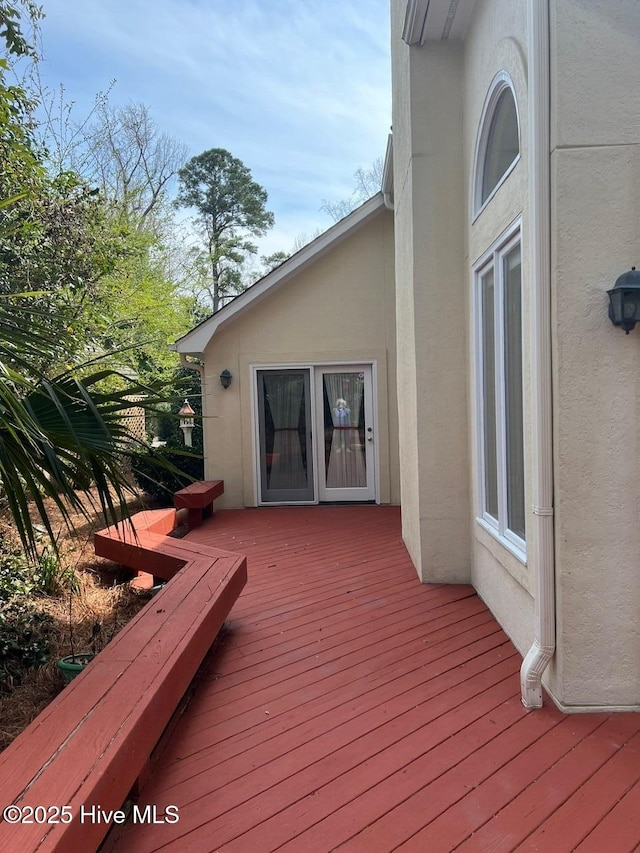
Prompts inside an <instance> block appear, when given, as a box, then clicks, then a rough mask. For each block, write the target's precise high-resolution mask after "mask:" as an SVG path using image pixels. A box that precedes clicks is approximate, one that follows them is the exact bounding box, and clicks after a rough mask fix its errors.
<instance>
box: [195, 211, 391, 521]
mask: <svg viewBox="0 0 640 853" xmlns="http://www.w3.org/2000/svg"><path fill="white" fill-rule="evenodd" d="M393 258H394V248H393V218H392V215H391V213H390V212H388V211H387V210H384V209H382V210H380V212H379V213H378V214H377V215H376V216H375V217H373V218H372V219H371V220H370V221H369V222H367V223H365V224H364V225H363V226H362V227H361V228H360V229H359V230H357V231H356V232H355V233H353V234H351V235H349V236H348V237H347V238H345V239H344V240H343V241H342V242H341V243H340V244H338V245H337V246H336V247H334V248H332V250H331V251H330V252H329V253H327V254H325V255H324V256H322V257H321V258H319V259H317V260H315V261H314V262H313V263H312V264H311V265H309V266H308V267H306V268H305V269H304V270H302V271H301V272H300V273H299V274H298V275H296V276H295V277H294V278H292V279H290V280H289V281H287V282H285V283H283V284H282V285H281V286H280V287H278V289H277V290H274V291H273V292H271V293H269V295H268V297H265V298H264V299H262V300H261V301H260V302H259V303H257V304H255V305H253V306H249V307H248V308H247V309H246V310H245V311H243V312H242V313H241V314H239V315H238V316H237V317H236V318H234V319H233V320H232V321H230V322H229V323H228V324H227V325H226V326H223V327H221V328H220V329H218V331H217V332H216V334H215V335H214V337H213V339H212V340H211V342H210V344H209V345H208V347H207V349H206V351H205V389H206V390H205V400H204V429H205V442H206V445H205V446H206V454H207V471H206V475H207V476H208V477H212V478H213V477H215V478H221V479H224V481H225V494H224V498H223V501H222V505H223V506H227V507H239V506H255V505H256V502H257V494H256V488H255V478H254V458H255V449H254V419H253V408H252V395H253V388H252V367H255V366H261V365H262V366H267V365H268V366H271V365H278V366H282V365H292V366H293V365H305V366H307V365H312V364H316V365H324V364H329V363H336V362H345V363H348V362H351V363H353V362H372V361H373V362H375V373H374V383H375V384H376V386H377V387H376V392H375V393H376V394H377V412H376V416H377V417H376V420H377V435H376V446H377V452H378V466H379V481H380V501H381V502H382V503H399V502H400V486H399V463H398V416H397V404H396V344H395V291H394V271H393ZM225 368H227V369H228V370H230V371H231V373H232V375H233V381H232V384H231V386H230V388H228V389H227V390H226V391H225V390H223V389H222V387H221V385H220V383H219V381H218V379H217V377H218V376H219V374H220V372H221V371H222V370H223V369H225Z"/></svg>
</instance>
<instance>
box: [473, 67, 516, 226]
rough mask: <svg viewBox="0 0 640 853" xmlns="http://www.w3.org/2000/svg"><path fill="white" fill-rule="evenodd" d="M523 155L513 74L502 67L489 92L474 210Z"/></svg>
mask: <svg viewBox="0 0 640 853" xmlns="http://www.w3.org/2000/svg"><path fill="white" fill-rule="evenodd" d="M519 157H520V130H519V127H518V110H517V108H516V101H515V97H514V93H513V84H512V82H511V78H510V77H509V75H508V74H506V72H504V71H501V72H500V73H499V74H497V75H496V77H495V78H494V80H493V82H492V84H491V87H490V89H489V93H488V94H487V97H486V100H485V103H484V108H483V111H482V118H481V120H480V129H479V132H478V141H477V144H476V162H475V170H474V192H473V207H474V213H478V212H479V211H480V210H481V209H482V207H483V206H484V205H485V204H486V203H487V201H488V200H489V199H490V198H491V196H492V195H493V194H494V193H495V191H496V190H497V189H498V187H499V186H500V184H501V183H502V182H503V181H504V180H505V178H506V177H507V175H508V174H509V173H510V172H511V170H512V169H513V167H514V166H515V165H516V163H517V162H518V159H519Z"/></svg>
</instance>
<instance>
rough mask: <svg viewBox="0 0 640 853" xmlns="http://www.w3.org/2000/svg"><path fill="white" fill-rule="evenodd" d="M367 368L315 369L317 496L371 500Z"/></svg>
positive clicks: (372, 468)
mask: <svg viewBox="0 0 640 853" xmlns="http://www.w3.org/2000/svg"><path fill="white" fill-rule="evenodd" d="M371 390H372V389H371V366H370V365H362V366H360V367H352V366H351V365H350V366H348V367H337V368H336V367H316V368H315V392H316V423H317V425H318V426H317V427H316V429H317V430H318V431H319V433H320V435H319V440H318V442H317V443H316V458H317V460H318V500H320V501H368V500H373V499H374V498H375V481H374V476H373V471H374V452H373V439H374V435H373V406H372V399H371V397H372V394H371Z"/></svg>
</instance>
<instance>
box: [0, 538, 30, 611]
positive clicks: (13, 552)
mask: <svg viewBox="0 0 640 853" xmlns="http://www.w3.org/2000/svg"><path fill="white" fill-rule="evenodd" d="M35 586H36V584H35V581H34V577H33V567H32V566H31V564H30V563H29V561H28V560H27V558H26V557H25V555H24V554H23V552H22V551H20V550H18V549H10V548H2V549H0V605H2V604H4V603H6V602H8V601H11V600H13V599H15V598H22V597H26V596H28V595H29V594H30V593H32V592H33V591H34V589H35Z"/></svg>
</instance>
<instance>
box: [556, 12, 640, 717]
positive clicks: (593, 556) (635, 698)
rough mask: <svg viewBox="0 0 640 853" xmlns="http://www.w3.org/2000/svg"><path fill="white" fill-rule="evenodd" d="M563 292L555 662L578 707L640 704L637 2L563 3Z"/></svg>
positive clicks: (559, 277) (564, 693)
mask: <svg viewBox="0 0 640 853" xmlns="http://www.w3.org/2000/svg"><path fill="white" fill-rule="evenodd" d="M551 8H552V19H551V27H552V33H553V40H552V48H553V52H552V66H551V67H552V145H551V148H552V209H553V221H554V226H555V227H554V231H553V241H552V251H553V258H552V287H553V311H554V316H555V329H554V357H553V363H554V419H555V444H554V457H555V493H556V507H557V510H556V553H557V561H556V576H557V589H558V655H559V656H560V658H561V660H562V669H561V673H560V674H559V679H558V683H557V684H555V685H552V688H553V689H554V690H557V693H558V695H559V696H560V697H561V699H562V701H563V702H564V703H565V704H568V705H578V706H593V705H607V704H614V705H620V706H628V705H631V706H633V705H638V704H640V678H639V677H638V672H639V669H640V631H639V630H638V603H639V602H640V557H639V554H640V523H639V522H640V510H639V507H640V453H639V449H640V369H639V367H640V333H639V332H638V330H637V329H636V330H635V331H634V332H632V333H631V334H630V335H629V336H625V335H624V334H623V332H621V331H620V330H618V329H615V328H614V327H613V326H612V325H611V324H610V323H609V321H608V320H607V296H606V292H605V291H606V290H607V289H609V288H611V287H613V285H614V283H615V280H616V278H617V276H618V275H620V274H621V273H623V272H625V271H626V270H627V269H629V268H630V267H631V266H632V265H634V264H637V265H638V266H640V202H639V201H638V199H639V198H640V96H639V93H640V65H639V64H638V61H637V60H638V45H639V44H640V5H638V4H637V3H631V2H626V0H610V2H607V3H584V2H577V0H555V2H553V3H552V4H551Z"/></svg>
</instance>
